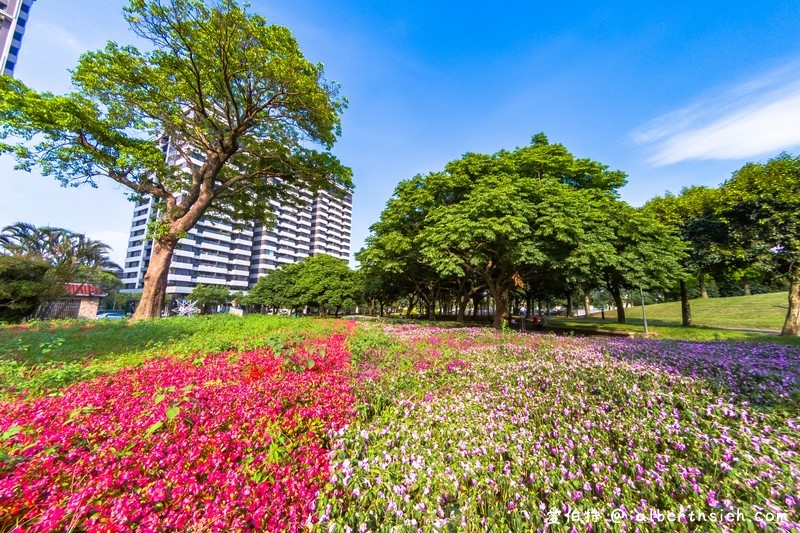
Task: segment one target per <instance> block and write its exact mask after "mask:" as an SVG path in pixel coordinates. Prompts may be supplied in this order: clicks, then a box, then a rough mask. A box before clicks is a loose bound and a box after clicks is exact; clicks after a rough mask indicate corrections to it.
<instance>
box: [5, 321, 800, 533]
mask: <svg viewBox="0 0 800 533" xmlns="http://www.w3.org/2000/svg"><path fill="white" fill-rule="evenodd" d="M246 320H250V319H246ZM275 324H276V326H279V328H280V329H279V330H278V329H275V328H273V329H271V330H269V331H268V332H265V335H266V336H268V337H269V339H270V340H269V342H258V341H251V340H248V342H249V343H250V344H243V345H241V346H237V347H236V348H235V349H229V350H227V351H224V352H208V353H199V352H197V351H195V352H192V353H182V351H181V350H171V351H170V352H169V353H168V354H164V355H161V356H153V357H149V358H147V359H145V360H144V361H140V362H137V363H136V364H134V365H133V366H129V367H126V368H122V369H121V370H116V371H114V372H111V373H107V374H101V375H98V376H93V377H90V378H89V379H86V380H84V381H79V382H76V383H73V384H71V385H69V386H67V387H66V388H61V389H57V390H49V391H47V392H46V393H43V394H38V395H33V396H26V395H22V394H20V395H17V396H9V397H8V398H7V399H6V400H3V401H0V436H1V437H2V440H0V447H1V448H0V531H69V530H74V531H301V530H306V529H311V530H319V531H331V532H333V531H359V532H361V531H393V530H394V531H417V530H419V531H487V530H488V531H573V530H574V531H637V530H638V531H655V530H662V529H663V530H674V531H798V530H800V449H798V446H800V392H798V391H799V390H800V349H798V348H796V347H786V346H777V345H769V344H745V343H690V342H668V341H653V340H640V339H625V340H617V339H603V340H598V339H590V338H570V337H553V336H545V335H528V336H524V335H518V334H511V335H503V334H499V333H495V332H493V331H491V330H486V329H473V328H426V327H420V326H414V325H380V324H370V325H358V326H356V325H355V324H354V323H351V322H345V321H335V322H334V321H330V322H324V323H323V322H312V321H310V320H296V321H294V322H291V321H289V322H286V321H284V322H280V323H277V322H276V323H275ZM287 324H294V325H291V326H287ZM310 324H314V326H313V327H311V326H309V325H310ZM247 327H249V326H245V327H244V328H243V329H246V328H247ZM15 342H16V341H15ZM65 342H67V343H68V342H69V341H68V340H67V341H65ZM223 344H224V343H223ZM19 364H22V363H19ZM37 379H38V378H37ZM37 383H38V382H37ZM21 386H22V385H21V382H19V381H17V382H15V387H17V388H19V387H21Z"/></svg>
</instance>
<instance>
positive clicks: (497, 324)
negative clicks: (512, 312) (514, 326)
mask: <svg viewBox="0 0 800 533" xmlns="http://www.w3.org/2000/svg"><path fill="white" fill-rule="evenodd" d="M494 307H495V309H494V322H493V323H492V327H493V328H494V329H503V320H505V318H506V313H507V312H508V294H503V293H500V294H498V295H497V296H495V297H494Z"/></svg>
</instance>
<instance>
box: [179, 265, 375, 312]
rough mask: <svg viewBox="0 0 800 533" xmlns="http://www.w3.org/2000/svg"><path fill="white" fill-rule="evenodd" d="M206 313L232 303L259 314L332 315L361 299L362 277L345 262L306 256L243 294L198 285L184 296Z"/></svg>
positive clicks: (267, 276)
mask: <svg viewBox="0 0 800 533" xmlns="http://www.w3.org/2000/svg"><path fill="white" fill-rule="evenodd" d="M188 299H189V300H192V301H196V302H198V303H199V304H200V305H201V306H202V308H203V311H204V312H206V311H208V309H209V308H210V307H212V306H217V305H225V304H227V303H236V304H239V305H242V306H248V307H251V308H258V309H260V310H262V311H267V310H269V311H278V310H280V309H288V310H291V311H292V312H296V313H298V314H300V313H319V314H322V315H327V314H331V313H332V314H333V315H334V316H338V315H339V313H340V312H341V311H351V310H354V309H356V308H357V306H359V305H360V304H361V303H362V302H363V299H364V282H363V277H362V276H361V274H360V273H359V272H357V271H353V270H351V269H350V267H349V266H348V265H347V263H346V262H345V261H343V260H341V259H337V258H335V257H332V256H330V255H324V254H323V255H316V256H313V257H306V258H304V259H302V260H301V261H299V262H297V263H292V264H288V265H284V266H282V267H280V268H278V269H276V270H272V271H270V272H269V273H268V274H267V275H265V276H262V277H260V278H259V279H258V282H257V283H256V285H255V287H253V288H252V289H251V290H249V291H248V292H247V294H243V293H242V292H237V293H234V294H231V292H230V290H229V289H228V287H225V286H222V285H198V286H197V287H195V288H194V289H193V290H192V292H191V293H190V294H189V296H188Z"/></svg>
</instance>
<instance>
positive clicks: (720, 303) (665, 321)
mask: <svg viewBox="0 0 800 533" xmlns="http://www.w3.org/2000/svg"><path fill="white" fill-rule="evenodd" d="M690 304H691V307H692V319H693V322H694V325H695V326H710V327H725V328H753V329H771V330H779V329H781V328H782V327H783V321H784V319H785V318H786V311H787V309H788V307H789V303H788V296H787V294H786V293H785V292H773V293H769V294H754V295H752V296H733V297H730V298H698V299H696V300H691V302H690ZM645 312H646V313H647V321H648V322H651V323H653V324H662V325H665V326H666V325H680V323H681V303H680V302H668V303H663V304H653V305H648V306H646V307H645ZM594 316H596V315H594ZM616 316H617V313H616V311H615V310H611V311H606V320H608V319H609V318H616ZM625 316H626V317H627V318H629V319H638V320H641V319H642V308H641V307H633V308H628V309H626V310H625Z"/></svg>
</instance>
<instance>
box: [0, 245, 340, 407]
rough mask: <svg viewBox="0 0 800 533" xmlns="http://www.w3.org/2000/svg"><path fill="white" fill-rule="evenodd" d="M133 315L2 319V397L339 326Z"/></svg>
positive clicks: (277, 348)
mask: <svg viewBox="0 0 800 533" xmlns="http://www.w3.org/2000/svg"><path fill="white" fill-rule="evenodd" d="M0 259H2V257H1V256H0ZM126 322H127V321H122V320H120V321H106V320H98V321H86V320H65V321H58V320H49V321H33V322H29V323H27V324H24V325H21V326H8V327H0V398H4V397H11V396H18V395H25V396H28V395H42V394H48V393H52V392H54V391H57V390H58V389H60V388H63V387H65V386H68V385H71V384H72V383H75V382H77V381H82V380H85V379H89V378H92V377H95V376H98V375H101V374H107V373H111V372H115V371H117V370H119V369H121V368H126V367H130V366H134V365H137V364H140V363H141V362H143V361H145V360H147V359H149V358H152V357H163V356H174V357H185V358H187V359H188V360H190V361H192V362H193V363H194V364H196V365H199V364H202V361H203V355H204V354H208V353H219V352H226V351H233V350H236V351H244V350H249V349H255V348H270V349H272V350H273V351H274V352H275V353H276V354H282V353H284V352H285V351H286V350H289V349H290V348H291V347H292V346H294V345H296V344H297V342H299V341H300V340H302V339H305V338H309V337H311V336H320V335H322V334H324V333H326V332H329V330H330V329H331V327H332V325H331V324H330V322H329V321H325V320H315V321H306V320H303V321H298V320H292V319H289V318H284V317H271V316H263V315H249V316H246V317H232V316H229V315H210V316H200V317H196V318H193V319H192V320H186V319H181V318H178V317H174V318H165V319H162V320H156V321H141V322H136V323H133V324H131V323H126ZM301 363H302V364H304V365H305V366H306V368H307V367H308V363H307V362H303V361H301Z"/></svg>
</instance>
